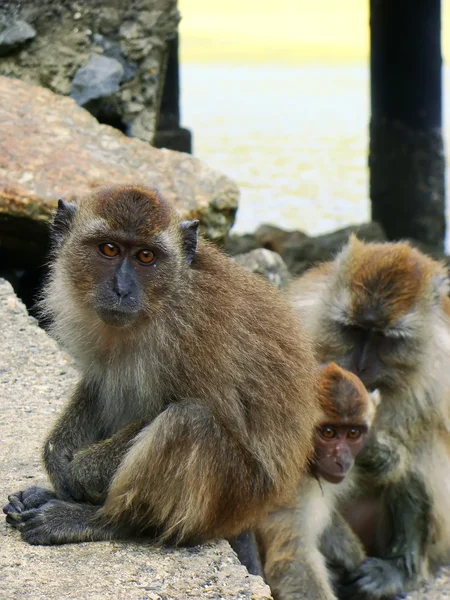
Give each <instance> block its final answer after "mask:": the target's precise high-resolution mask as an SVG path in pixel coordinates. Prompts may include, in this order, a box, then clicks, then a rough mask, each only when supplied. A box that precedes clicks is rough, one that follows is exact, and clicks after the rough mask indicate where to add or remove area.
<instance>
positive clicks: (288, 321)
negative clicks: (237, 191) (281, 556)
mask: <svg viewBox="0 0 450 600" xmlns="http://www.w3.org/2000/svg"><path fill="white" fill-rule="evenodd" d="M197 225H198V222H197V221H190V222H182V221H180V219H179V217H178V216H177V215H176V213H175V211H174V209H173V207H172V206H171V205H170V204H168V203H167V202H165V201H164V200H163V199H162V198H161V197H160V195H159V194H158V193H157V192H156V191H155V190H151V189H144V188H141V187H137V186H129V187H123V186H118V187H110V188H106V189H102V190H100V191H96V192H94V193H93V194H92V195H91V196H89V197H87V198H84V199H82V200H81V201H80V203H79V205H78V206H75V205H72V204H66V203H65V202H63V201H60V203H59V208H58V212H57V215H56V218H55V222H54V226H53V236H54V239H55V256H54V262H53V265H52V270H51V276H50V280H49V282H48V285H47V287H46V290H45V299H44V307H45V313H46V314H47V315H48V316H49V317H51V319H52V320H53V323H54V324H53V333H54V335H55V336H56V338H57V339H58V340H59V341H60V342H61V344H62V345H63V346H64V347H65V348H67V349H68V350H69V351H70V352H71V353H72V354H73V356H74V357H75V358H76V360H77V362H78V366H79V369H80V371H81V380H80V382H79V384H78V386H77V388H76V390H75V392H74V394H73V396H72V398H71V400H70V402H69V403H68V405H67V406H66V408H65V410H64V411H63V413H62V415H61V416H60V418H59V419H58V421H57V423H56V425H55V426H54V428H53V430H52V431H51V433H50V435H49V437H48V439H47V441H46V443H45V450H44V461H45V466H46V469H47V472H48V474H49V476H50V479H51V481H52V483H53V486H54V490H55V492H54V494H53V493H52V492H48V491H45V490H44V491H43V490H41V489H39V488H31V489H29V490H26V491H25V492H19V493H16V494H12V495H11V496H10V503H9V504H8V505H7V506H6V507H5V509H4V510H5V512H6V514H7V520H8V522H9V523H11V524H13V525H15V526H16V527H17V528H18V529H19V530H20V532H21V534H22V536H23V538H24V539H25V540H26V541H27V542H29V543H31V544H62V543H66V542H80V541H88V540H103V539H112V538H118V537H124V536H129V535H138V534H146V535H152V536H155V537H157V538H158V539H159V540H162V541H167V542H171V543H175V544H187V543H196V542H201V541H204V540H208V539H211V538H216V537H233V536H236V535H239V534H240V533H241V532H243V531H244V530H246V529H249V528H252V527H253V526H254V525H255V524H256V523H258V522H259V521H260V519H261V518H262V516H263V515H264V514H265V513H266V512H267V510H268V509H269V508H270V507H271V506H272V505H273V504H274V503H276V502H278V501H280V500H281V499H282V498H284V497H286V496H288V495H289V494H290V493H292V490H293V489H294V488H295V483H296V481H298V479H299V477H300V476H301V474H302V472H303V471H304V470H305V469H306V468H307V461H308V458H309V457H310V454H311V452H312V441H313V435H314V430H315V425H316V422H317V415H318V406H317V401H316V377H317V367H316V362H315V358H314V355H313V351H312V348H311V342H310V341H309V338H308V337H307V336H306V335H305V334H304V333H303V331H302V330H301V329H300V327H299V325H298V318H297V316H296V315H295V312H294V311H293V310H292V309H291V308H290V306H289V304H288V302H287V300H286V299H285V298H283V297H282V296H281V294H280V293H279V292H277V291H276V290H274V289H273V288H272V287H271V286H270V285H269V284H268V283H266V282H265V281H263V280H262V279H261V278H259V277H257V276H253V275H251V274H249V273H248V272H246V271H244V269H242V268H240V267H239V266H238V265H236V264H234V263H233V261H232V260H230V259H228V258H227V257H226V256H225V255H223V254H222V253H221V252H220V251H218V250H217V249H215V248H214V247H213V246H212V245H209V244H208V243H207V242H205V241H203V240H201V239H198V238H197Z"/></svg>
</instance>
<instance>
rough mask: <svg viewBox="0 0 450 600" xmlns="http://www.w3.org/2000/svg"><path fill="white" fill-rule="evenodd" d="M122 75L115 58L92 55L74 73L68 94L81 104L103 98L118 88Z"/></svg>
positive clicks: (120, 66)
mask: <svg viewBox="0 0 450 600" xmlns="http://www.w3.org/2000/svg"><path fill="white" fill-rule="evenodd" d="M123 76H124V68H123V66H122V65H121V63H120V62H119V61H118V60H116V59H115V58H108V57H107V56H101V55H100V56H99V55H97V54H96V55H94V56H90V57H89V61H88V63H87V65H86V66H84V67H80V68H79V69H78V71H77V72H76V73H75V77H74V78H73V80H72V85H71V88H70V94H69V95H70V96H71V98H73V99H74V100H75V102H76V103H77V104H80V105H81V106H83V105H84V104H86V103H87V102H89V100H94V99H96V98H104V97H107V96H109V95H110V94H112V93H113V92H116V91H117V90H118V89H119V85H120V82H121V81H122V78H123Z"/></svg>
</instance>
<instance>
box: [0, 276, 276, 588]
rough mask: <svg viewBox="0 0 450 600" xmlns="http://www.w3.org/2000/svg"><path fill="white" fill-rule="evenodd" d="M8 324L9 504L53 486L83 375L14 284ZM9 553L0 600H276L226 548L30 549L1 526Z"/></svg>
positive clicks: (5, 480) (3, 393) (3, 306)
mask: <svg viewBox="0 0 450 600" xmlns="http://www.w3.org/2000/svg"><path fill="white" fill-rule="evenodd" d="M0 323H1V324H2V335H1V339H0V415H1V416H0V426H1V431H2V433H1V440H2V453H1V456H0V500H1V501H0V506H2V505H3V504H4V503H6V499H7V495H8V494H9V493H11V492H13V491H16V490H18V489H23V488H25V487H29V486H30V485H34V484H36V485H47V486H48V485H49V483H48V481H47V479H46V476H45V475H44V471H43V467H42V463H41V452H42V443H43V440H44V437H45V432H46V431H48V429H49V428H50V426H51V423H52V422H53V421H54V420H55V418H56V417H57V415H58V413H59V411H60V410H61V406H62V404H63V402H64V401H65V400H66V398H67V396H68V394H69V393H70V391H71V389H72V387H73V385H74V384H75V381H76V379H77V373H76V372H75V370H74V368H73V366H72V364H71V362H70V359H69V358H68V356H66V355H64V354H62V353H61V352H60V351H59V350H58V347H57V345H56V343H55V342H54V341H53V340H52V339H51V338H49V337H48V335H46V334H45V333H44V331H43V330H42V329H40V328H39V327H38V326H37V325H36V323H35V322H34V320H32V319H30V317H28V315H27V312H26V310H25V308H24V306H23V304H22V303H21V302H20V300H19V299H18V298H17V297H16V296H15V295H14V293H13V291H12V288H11V286H10V285H9V283H7V282H5V281H4V280H0ZM24 365H26V368H24ZM2 516H3V515H2ZM0 547H1V552H0V571H1V573H2V576H1V578H0V598H8V599H9V600H25V599H27V598H29V599H32V600H72V599H74V598H76V599H77V600H110V599H113V598H115V599H117V598H126V599H127V600H128V599H130V600H131V599H136V600H143V599H148V598H152V599H154V600H156V599H161V600H162V599H165V600H179V599H180V598H184V599H186V600H188V599H189V598H191V599H193V600H194V599H197V598H204V599H205V600H207V599H208V598H210V599H215V598H222V599H223V600H250V599H253V600H256V599H258V600H270V598H271V596H270V591H269V588H268V587H267V586H266V585H265V584H264V583H263V581H262V579H261V578H260V577H255V576H253V575H249V574H248V572H247V570H246V569H245V567H243V566H241V565H240V563H239V562H238V560H237V558H236V555H235V554H234V552H233V551H232V550H231V548H230V546H229V544H228V543H227V542H225V541H220V542H217V543H214V544H212V543H211V544H206V545H204V546H197V547H192V548H187V549H179V550H174V549H166V548H153V547H152V546H151V545H150V543H149V542H145V541H142V542H139V543H137V542H135V543H132V542H100V543H98V542H97V543H90V544H89V543H85V544H68V545H65V546H58V547H56V546H53V547H49V546H29V545H28V544H26V543H25V542H23V541H22V540H21V538H20V535H19V533H18V532H17V531H15V530H14V529H12V528H11V527H9V526H8V525H6V522H5V520H4V518H1V521H0Z"/></svg>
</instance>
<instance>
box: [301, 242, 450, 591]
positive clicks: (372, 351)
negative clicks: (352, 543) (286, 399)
mask: <svg viewBox="0 0 450 600" xmlns="http://www.w3.org/2000/svg"><path fill="white" fill-rule="evenodd" d="M448 289H449V281H448V276H447V270H446V268H445V267H444V266H443V265H441V264H439V263H438V262H436V261H434V260H432V259H431V258H429V257H427V256H425V255H423V254H422V253H421V252H419V251H418V250H416V249H414V248H412V247H411V246H409V245H408V244H407V243H396V244H393V243H384V244H364V243H362V242H360V241H359V240H357V239H356V238H355V237H352V238H351V239H350V241H349V244H348V245H347V246H346V247H345V248H344V249H343V250H342V252H341V253H340V254H339V255H338V256H337V257H336V259H335V260H334V261H332V262H330V263H326V264H323V265H320V266H318V267H316V268H313V269H311V270H310V271H309V272H307V273H306V274H305V275H304V276H303V277H302V278H300V279H299V280H298V281H296V282H295V283H294V284H293V285H292V288H291V294H292V298H293V300H294V302H295V304H296V308H297V310H298V313H299V315H300V316H301V318H302V321H303V322H304V323H305V325H306V326H307V328H308V331H309V333H310V334H311V335H312V337H313V340H314V342H315V346H316V350H317V352H318V355H319V358H320V359H321V360H323V361H325V360H327V361H328V360H330V361H335V362H337V363H338V364H339V365H340V366H342V367H343V368H345V369H349V370H350V371H353V372H354V373H356V374H357V375H358V376H359V377H360V379H361V380H362V381H363V383H364V384H365V386H366V388H367V389H369V390H372V389H375V388H377V389H379V390H380V393H381V396H382V398H383V401H382V403H381V406H380V409H379V410H378V411H377V415H376V419H375V422H374V426H373V429H372V432H371V435H370V436H369V440H368V444H367V446H366V448H365V449H364V451H363V452H362V453H361V454H360V456H359V457H358V460H357V463H358V465H359V466H360V467H361V469H358V472H359V473H361V476H359V478H358V481H357V485H356V489H355V491H354V492H353V495H352V497H349V498H347V499H346V500H345V502H344V503H343V505H342V511H343V513H344V514H345V516H346V518H347V519H348V520H349V522H350V523H351V525H352V527H353V528H354V530H355V531H356V532H357V533H358V534H359V535H360V536H361V539H363V540H364V541H365V544H366V547H367V551H368V554H369V555H370V556H371V558H367V559H366V560H364V561H363V562H362V563H361V565H359V567H358V568H357V569H355V570H354V572H353V573H352V574H351V575H350V576H349V577H348V580H347V582H348V586H347V590H346V593H347V596H346V597H352V594H353V595H354V596H353V597H355V598H360V597H364V598H365V597H366V596H364V594H367V596H368V597H369V598H383V597H385V596H387V595H389V594H392V595H393V594H396V593H398V592H399V591H400V590H401V589H402V588H404V589H411V588H413V587H415V586H416V585H417V584H418V583H419V582H421V581H422V580H424V579H425V578H426V577H427V575H428V573H429V569H430V567H434V566H436V565H439V564H441V563H443V562H447V561H448V559H449V558H450V556H449V554H450V553H449V546H450V435H449V431H450V320H449V319H450V317H449V314H450V308H449V307H450V300H449V298H448V297H447V293H448Z"/></svg>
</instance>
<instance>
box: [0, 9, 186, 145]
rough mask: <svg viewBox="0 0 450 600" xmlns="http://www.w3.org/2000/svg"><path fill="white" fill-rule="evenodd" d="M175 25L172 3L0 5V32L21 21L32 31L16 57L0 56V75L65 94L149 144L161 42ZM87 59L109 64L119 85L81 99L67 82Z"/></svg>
mask: <svg viewBox="0 0 450 600" xmlns="http://www.w3.org/2000/svg"><path fill="white" fill-rule="evenodd" d="M179 20H180V14H179V11H178V8H177V1H176V0H136V1H135V2H134V1H133V2H125V1H123V2H121V1H119V0H114V1H111V0H95V1H92V0H77V1H76V2H71V1H69V0H67V1H66V0H64V1H61V0H39V1H35V0H26V1H24V0H7V1H5V0H0V31H1V30H2V23H10V22H12V21H26V22H27V23H30V24H31V25H32V26H33V28H34V29H35V30H36V37H35V39H34V40H33V42H32V44H31V45H30V46H29V47H27V48H25V49H24V51H22V52H13V53H9V54H8V55H7V56H0V75H4V76H6V77H10V78H11V77H13V78H16V79H22V80H24V81H27V82H29V83H34V84H35V85H40V86H44V87H47V88H49V89H50V90H51V91H52V92H55V93H57V94H60V95H69V94H71V95H72V96H73V97H76V98H77V100H78V99H80V100H81V101H82V103H83V105H84V106H86V109H87V110H89V111H90V112H91V114H93V115H94V116H95V117H97V118H98V119H99V120H100V122H102V123H107V124H111V125H114V126H116V127H118V128H119V129H120V130H121V131H124V132H126V133H127V134H128V135H130V136H134V137H138V138H140V139H142V140H144V141H145V142H148V143H150V144H151V143H153V139H154V135H155V131H156V129H157V126H158V120H159V107H160V100H161V96H162V92H163V86H164V80H165V70H166V65H167V53H168V42H169V40H171V39H173V38H174V36H176V34H177V28H178V22H179ZM94 55H103V56H106V57H108V58H112V59H115V60H116V61H117V62H119V63H120V64H121V65H122V67H123V69H124V73H123V74H122V76H121V78H120V84H119V85H117V84H114V82H115V81H116V80H115V79H114V78H113V81H112V82H111V81H110V80H107V87H106V90H104V89H102V87H101V86H100V90H96V91H95V95H93V94H92V91H89V92H87V95H85V96H84V97H83V95H82V94H81V90H80V91H78V90H77V88H76V87H73V83H72V82H73V79H74V76H75V74H76V73H77V72H78V71H79V69H82V68H83V67H86V66H87V64H88V62H89V60H90V57H92V56H94ZM116 67H117V65H116ZM117 68H118V67H117ZM85 83H86V82H85ZM85 83H84V84H83V87H82V89H83V90H85V89H86V84H85ZM87 84H89V81H88V82H87ZM87 88H88V89H89V86H87ZM108 89H112V91H111V92H110V94H109V96H107V97H106V96H105V94H106V93H107V91H108ZM83 94H84V92H83ZM98 94H101V95H100V96H98ZM89 98H90V100H89Z"/></svg>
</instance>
